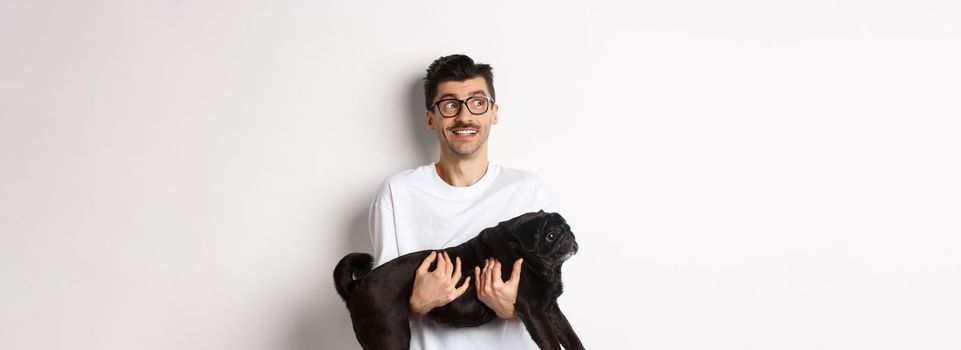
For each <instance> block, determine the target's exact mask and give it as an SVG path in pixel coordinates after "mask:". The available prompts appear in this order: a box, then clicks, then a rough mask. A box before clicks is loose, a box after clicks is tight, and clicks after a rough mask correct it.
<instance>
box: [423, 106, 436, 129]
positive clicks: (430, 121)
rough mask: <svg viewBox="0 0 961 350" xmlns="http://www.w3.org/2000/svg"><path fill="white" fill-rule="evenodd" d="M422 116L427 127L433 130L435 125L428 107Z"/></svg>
mask: <svg viewBox="0 0 961 350" xmlns="http://www.w3.org/2000/svg"><path fill="white" fill-rule="evenodd" d="M424 117H426V118H427V129H430V130H434V128H435V126H434V118H433V117H434V116H433V115H431V113H430V110H429V109H428V110H425V111H424Z"/></svg>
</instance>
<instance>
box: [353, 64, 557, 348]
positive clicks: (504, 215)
mask: <svg viewBox="0 0 961 350" xmlns="http://www.w3.org/2000/svg"><path fill="white" fill-rule="evenodd" d="M424 95H425V102H426V104H425V106H426V108H427V110H426V112H425V113H424V115H425V117H426V122H427V128H428V129H430V130H433V131H434V132H435V133H436V134H437V141H438V143H439V146H440V159H439V160H438V161H437V162H436V163H434V164H428V165H423V166H420V167H418V168H416V169H411V170H406V171H402V172H399V173H397V174H394V175H392V176H390V177H388V178H387V180H385V181H384V183H383V185H382V186H381V187H380V190H379V191H378V193H377V195H376V196H375V198H374V200H373V203H371V206H370V222H369V223H370V235H371V242H372V243H373V246H374V259H375V260H376V264H377V265H380V264H383V263H385V262H387V261H390V260H391V259H393V258H396V257H398V256H400V255H403V254H407V253H410V252H413V251H419V250H428V249H440V248H446V247H449V246H454V245H458V244H460V243H463V242H464V241H467V240H468V239H470V238H473V237H475V236H476V235H477V234H478V233H479V232H480V231H481V230H483V229H484V228H487V227H490V226H494V225H496V224H497V223H499V222H501V221H504V220H507V219H510V218H513V217H515V216H517V215H520V214H523V213H526V212H531V211H537V210H541V209H543V210H545V211H553V210H552V209H553V207H552V196H551V194H550V193H549V192H548V190H547V188H546V186H544V184H543V182H541V180H540V179H539V178H538V177H537V176H535V175H533V174H531V173H529V172H526V171H522V170H517V169H511V168H507V167H502V166H500V165H496V164H492V163H490V162H489V161H488V159H487V140H488V137H489V136H490V131H491V127H492V126H493V125H494V124H497V110H498V108H499V107H498V105H497V104H496V103H495V101H496V99H495V94H494V77H493V73H492V68H491V67H490V66H489V65H487V64H475V63H474V61H473V60H472V59H471V58H470V57H467V56H465V55H450V56H445V57H441V58H438V59H437V60H435V61H434V62H433V63H431V65H430V66H429V67H428V68H427V76H426V77H425V78H424ZM435 260H436V261H437V264H438V265H437V268H436V269H435V270H433V271H428V269H427V266H429V264H431V263H432V262H434V261H435ZM501 263H505V264H513V272H512V274H511V276H510V277H509V279H508V280H507V281H506V282H505V281H503V280H502V278H501V276H500V268H501V266H500V264H501ZM522 264H523V261H522V260H518V261H516V262H512V261H504V262H492V263H491V264H490V265H489V266H487V268H483V269H482V268H476V269H474V271H464V275H469V276H467V277H466V278H465V281H464V282H463V283H462V284H461V285H458V281H459V280H460V278H461V268H460V259H458V258H456V257H450V256H447V255H444V254H441V255H437V254H432V255H431V256H428V257H427V258H426V259H425V260H424V262H423V264H422V265H421V268H420V269H418V271H417V274H416V276H415V278H414V286H413V292H412V293H411V296H410V300H409V304H410V310H411V315H410V319H411V321H410V325H411V349H459V350H461V349H537V345H535V344H534V342H533V341H532V340H531V337H530V335H529V334H528V333H527V330H526V329H525V328H524V325H523V323H522V322H521V321H520V320H519V319H518V316H517V313H516V312H515V310H514V301H515V300H516V297H517V285H518V283H519V281H520V278H521V266H522ZM471 273H473V274H471ZM468 283H474V286H475V287H476V288H477V296H478V299H480V300H481V301H482V302H484V304H486V305H487V306H488V307H490V308H491V309H492V310H494V312H495V313H496V314H497V316H498V318H497V319H495V320H493V321H491V322H488V323H487V324H484V325H482V326H479V327H470V328H453V327H448V326H445V325H441V324H438V323H435V322H433V321H431V320H430V319H429V318H423V316H424V315H426V314H427V313H428V312H429V311H430V310H431V309H433V308H436V307H440V306H443V305H446V304H447V303H449V302H451V301H453V300H454V299H456V298H457V297H459V296H461V295H462V294H463V293H464V292H465V291H466V290H467V287H468Z"/></svg>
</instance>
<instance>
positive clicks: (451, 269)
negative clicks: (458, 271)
mask: <svg viewBox="0 0 961 350" xmlns="http://www.w3.org/2000/svg"><path fill="white" fill-rule="evenodd" d="M444 261H445V262H447V264H445V265H444V277H447V278H450V275H451V273H453V272H454V263H452V262H451V261H450V255H448V254H447V252H444Z"/></svg>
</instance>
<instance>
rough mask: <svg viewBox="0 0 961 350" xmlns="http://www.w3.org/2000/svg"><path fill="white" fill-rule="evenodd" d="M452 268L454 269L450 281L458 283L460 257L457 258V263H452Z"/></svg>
mask: <svg viewBox="0 0 961 350" xmlns="http://www.w3.org/2000/svg"><path fill="white" fill-rule="evenodd" d="M454 266H456V267H455V268H454V276H453V278H452V279H453V280H455V281H460V276H461V275H460V257H459V256H458V257H457V262H456V263H454Z"/></svg>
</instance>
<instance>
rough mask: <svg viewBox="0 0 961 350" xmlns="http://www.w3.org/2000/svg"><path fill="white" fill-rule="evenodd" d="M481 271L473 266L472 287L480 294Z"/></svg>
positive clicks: (478, 267)
mask: <svg viewBox="0 0 961 350" xmlns="http://www.w3.org/2000/svg"><path fill="white" fill-rule="evenodd" d="M480 276H481V269H480V266H474V287H477V292H478V293H480V290H481V285H480V281H481V278H480Z"/></svg>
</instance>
